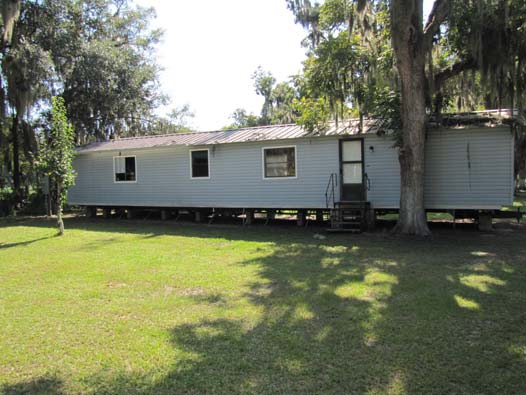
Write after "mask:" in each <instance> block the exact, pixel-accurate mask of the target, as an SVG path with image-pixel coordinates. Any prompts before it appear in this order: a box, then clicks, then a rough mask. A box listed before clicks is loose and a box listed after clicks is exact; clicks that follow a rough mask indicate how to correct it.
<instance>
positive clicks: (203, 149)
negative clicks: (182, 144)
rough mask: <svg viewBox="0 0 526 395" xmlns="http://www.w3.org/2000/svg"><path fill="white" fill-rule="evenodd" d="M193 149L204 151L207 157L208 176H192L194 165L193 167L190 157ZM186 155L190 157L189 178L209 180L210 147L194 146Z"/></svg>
mask: <svg viewBox="0 0 526 395" xmlns="http://www.w3.org/2000/svg"><path fill="white" fill-rule="evenodd" d="M195 151H206V157H207V159H208V176H207V177H194V167H193V162H192V161H193V159H192V152H195ZM188 156H189V157H190V179H191V180H209V179H210V175H211V173H210V162H211V161H210V148H194V149H191V150H189V151H188Z"/></svg>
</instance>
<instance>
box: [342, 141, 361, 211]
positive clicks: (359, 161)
mask: <svg viewBox="0 0 526 395" xmlns="http://www.w3.org/2000/svg"><path fill="white" fill-rule="evenodd" d="M356 140H359V141H360V143H361V144H360V145H361V156H362V160H351V161H343V149H342V147H343V143H344V142H346V141H356ZM338 151H339V170H340V200H343V165H344V163H360V164H361V165H362V200H364V201H365V200H367V196H366V187H365V158H364V153H365V152H364V138H363V137H347V138H341V139H339V140H338Z"/></svg>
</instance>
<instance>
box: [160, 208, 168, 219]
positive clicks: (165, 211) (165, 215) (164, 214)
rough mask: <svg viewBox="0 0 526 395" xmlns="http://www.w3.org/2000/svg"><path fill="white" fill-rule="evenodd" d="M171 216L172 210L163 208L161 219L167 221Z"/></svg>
mask: <svg viewBox="0 0 526 395" xmlns="http://www.w3.org/2000/svg"><path fill="white" fill-rule="evenodd" d="M169 218H170V210H161V220H162V221H166V220H167V219H169Z"/></svg>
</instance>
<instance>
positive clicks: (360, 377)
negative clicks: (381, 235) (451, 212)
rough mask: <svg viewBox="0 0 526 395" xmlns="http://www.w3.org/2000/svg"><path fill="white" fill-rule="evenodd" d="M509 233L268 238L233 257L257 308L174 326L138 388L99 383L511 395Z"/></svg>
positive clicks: (514, 360) (513, 326)
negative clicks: (171, 356) (170, 357)
mask: <svg viewBox="0 0 526 395" xmlns="http://www.w3.org/2000/svg"><path fill="white" fill-rule="evenodd" d="M521 237H522V239H521V240H522V241H524V235H523V236H521ZM516 242H517V240H509V239H507V238H503V239H500V240H498V243H496V242H495V243H491V244H489V243H488V242H487V238H484V237H480V236H477V237H474V238H472V239H470V240H468V241H467V242H466V240H464V241H462V240H454V239H452V238H451V239H448V240H442V241H438V242H436V241H435V242H431V243H430V242H415V241H411V240H383V241H376V242H370V241H368V240H363V239H362V240H360V239H357V242H352V241H350V239H340V242H336V243H334V242H333V243H330V242H328V243H322V244H316V243H296V244H290V245H288V246H284V245H283V246H280V247H278V248H276V249H275V251H274V252H273V253H272V254H269V255H268V256H266V257H264V258H257V259H254V260H248V261H246V262H244V263H243V264H244V265H254V266H256V267H257V268H258V270H259V280H258V281H255V282H254V283H253V284H251V288H250V292H249V293H248V294H247V295H245V296H246V297H247V298H248V299H249V300H250V302H251V303H252V304H253V305H254V306H257V307H258V308H259V309H260V315H259V317H258V319H256V320H254V319H244V317H238V318H227V317H225V318H218V319H208V318H204V319H202V320H201V321H199V322H198V323H186V324H181V325H177V326H176V327H174V328H173V329H172V332H171V335H172V336H171V338H172V343H173V346H174V347H175V348H176V349H178V350H181V351H184V352H185V353H186V354H185V355H190V357H188V358H187V359H184V360H177V361H174V365H173V368H172V370H171V372H170V373H169V374H167V375H166V376H164V377H163V378H162V379H159V380H156V381H155V382H154V383H152V384H150V385H148V386H147V387H144V386H143V387H140V386H139V387H137V386H134V387H128V385H127V384H125V383H137V382H148V381H149V380H151V377H147V376H143V377H140V376H134V377H133V378H130V376H126V375H124V376H120V377H119V378H118V379H116V380H115V382H104V383H102V385H103V387H104V388H105V389H106V390H107V391H108V392H109V393H118V392H122V391H123V390H124V391H126V392H127V393H152V394H154V393H155V394H172V393H228V394H237V393H261V394H263V393H265V394H266V393H324V394H325V393H335V394H336V393H359V394H361V393H378V394H380V393H382V394H383V393H488V394H491V393H525V392H526V377H525V376H524V372H525V371H526V357H525V355H524V353H525V351H524V350H525V349H526V334H525V332H524V327H525V325H526V313H525V309H524V305H525V303H526V295H525V292H524V284H525V283H526V261H525V258H524V257H525V255H526V245H525V243H522V244H521V245H517V244H515V243H516ZM99 384H100V383H99ZM99 384H98V383H93V386H94V387H93V388H94V391H93V392H94V393H98V392H100V391H99V389H100V388H101V387H98V385H99ZM139 388H141V389H139Z"/></svg>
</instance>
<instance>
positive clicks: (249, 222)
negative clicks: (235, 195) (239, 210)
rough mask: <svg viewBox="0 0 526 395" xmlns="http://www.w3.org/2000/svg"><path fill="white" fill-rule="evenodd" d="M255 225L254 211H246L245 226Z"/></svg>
mask: <svg viewBox="0 0 526 395" xmlns="http://www.w3.org/2000/svg"><path fill="white" fill-rule="evenodd" d="M253 223H254V210H252V209H246V210H245V225H252V224H253Z"/></svg>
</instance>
